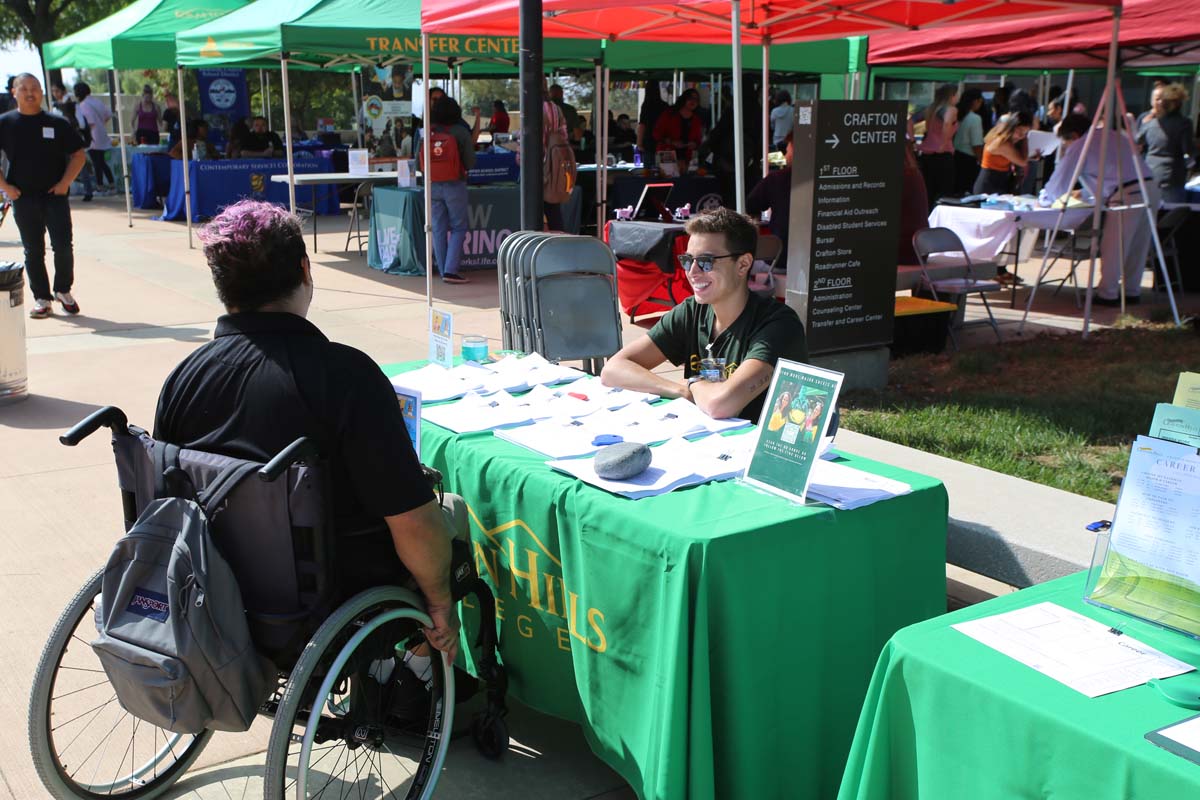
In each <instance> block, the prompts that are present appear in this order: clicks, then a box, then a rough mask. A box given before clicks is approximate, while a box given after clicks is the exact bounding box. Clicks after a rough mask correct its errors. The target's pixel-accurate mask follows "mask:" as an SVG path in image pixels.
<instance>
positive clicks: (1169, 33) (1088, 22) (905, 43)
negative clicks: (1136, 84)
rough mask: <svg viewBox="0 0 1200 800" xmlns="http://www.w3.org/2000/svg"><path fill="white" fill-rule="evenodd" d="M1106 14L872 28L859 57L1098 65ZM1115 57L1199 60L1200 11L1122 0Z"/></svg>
mask: <svg viewBox="0 0 1200 800" xmlns="http://www.w3.org/2000/svg"><path fill="white" fill-rule="evenodd" d="M1111 42H1112V22H1111V20H1108V19H1105V18H1098V17H1097V16H1096V14H1095V13H1094V12H1093V13H1083V12H1079V13H1071V14H1059V15H1055V16H1053V17H1044V18H1042V19H1039V20H1036V21H1034V22H1029V21H1026V20H1011V21H1008V22H989V23H987V24H980V25H970V26H966V27H963V26H955V27H954V28H953V29H947V30H938V31H932V32H927V33H922V34H920V35H919V36H918V35H914V34H912V33H909V32H899V33H879V34H874V35H872V36H871V38H870V46H869V48H868V50H867V63H869V64H870V65H872V66H883V65H898V64H910V65H920V66H923V67H939V66H954V67H960V68H962V67H969V68H978V69H989V68H995V67H1006V68H1009V69H1020V68H1035V69H1103V68H1105V67H1106V66H1107V63H1108V51H1109V46H1110V44H1111ZM1118 46H1119V50H1118V54H1117V59H1118V62H1119V63H1120V65H1121V66H1122V67H1163V66H1174V65H1180V64H1198V63H1200V13H1195V12H1192V13H1187V12H1186V11H1185V6H1184V5H1181V4H1180V3H1179V2H1178V0H1125V3H1124V5H1123V7H1122V9H1121V32H1120V36H1119V39H1118Z"/></svg>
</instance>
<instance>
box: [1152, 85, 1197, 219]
mask: <svg viewBox="0 0 1200 800" xmlns="http://www.w3.org/2000/svg"><path fill="white" fill-rule="evenodd" d="M1150 99H1151V103H1152V104H1153V111H1152V112H1151V115H1150V117H1149V119H1147V120H1145V121H1144V122H1143V123H1142V125H1141V127H1140V128H1139V129H1138V134H1137V143H1138V145H1139V146H1140V147H1141V148H1142V152H1143V153H1145V154H1146V163H1148V164H1149V165H1150V171H1151V172H1152V173H1154V180H1155V182H1156V183H1157V184H1158V185H1159V188H1160V189H1162V199H1163V200H1164V201H1165V202H1168V203H1184V202H1187V189H1186V188H1184V184H1186V183H1187V175H1188V167H1189V166H1191V164H1193V163H1194V162H1195V160H1196V139H1195V135H1194V134H1193V132H1192V121H1191V120H1189V119H1188V118H1187V117H1185V116H1183V113H1182V112H1181V109H1182V108H1183V103H1184V101H1185V100H1187V89H1185V88H1183V85H1182V84H1179V83H1168V84H1165V85H1163V86H1158V87H1155V89H1154V92H1153V94H1151V95H1150Z"/></svg>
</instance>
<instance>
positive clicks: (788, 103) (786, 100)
mask: <svg viewBox="0 0 1200 800" xmlns="http://www.w3.org/2000/svg"><path fill="white" fill-rule="evenodd" d="M775 99H776V100H778V101H779V105H777V106H775V107H774V108H772V109H771V149H772V150H779V151H782V150H783V147H784V142H783V140H784V139H786V138H787V135H788V134H789V133H791V132H792V122H793V118H794V116H795V113H794V111H793V109H792V96H791V95H790V94H788V93H787V91H785V90H782V89H781V90H780V91H779V93H778V94H776V95H775Z"/></svg>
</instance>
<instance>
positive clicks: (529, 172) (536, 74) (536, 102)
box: [518, 0, 546, 231]
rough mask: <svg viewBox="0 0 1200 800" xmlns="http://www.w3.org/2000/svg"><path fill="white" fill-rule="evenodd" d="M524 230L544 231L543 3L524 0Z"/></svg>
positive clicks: (520, 46)
mask: <svg viewBox="0 0 1200 800" xmlns="http://www.w3.org/2000/svg"><path fill="white" fill-rule="evenodd" d="M519 33H520V35H519V37H518V44H519V48H520V51H521V62H520V81H521V230H526V231H540V230H542V217H543V215H544V214H545V210H544V208H543V205H542V197H543V195H542V135H543V131H542V100H543V98H542V83H543V82H544V81H545V80H546V76H545V75H544V74H543V73H542V0H521V6H520V31H519Z"/></svg>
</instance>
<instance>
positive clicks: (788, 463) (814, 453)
mask: <svg viewBox="0 0 1200 800" xmlns="http://www.w3.org/2000/svg"><path fill="white" fill-rule="evenodd" d="M844 378H845V376H844V375H843V374H842V373H840V372H833V371H831V370H825V369H820V368H818V367H812V366H809V365H807V364H800V363H797V362H795V361H788V360H786V359H782V358H781V359H780V360H779V363H778V364H776V366H775V375H774V377H773V378H772V379H771V386H770V388H769V389H768V390H767V402H766V403H765V404H764V405H763V411H762V417H761V419H759V421H758V430H757V432H756V433H755V437H756V440H755V443H754V450H753V453H752V455H751V457H750V463H749V465H748V466H747V467H746V471H745V472H744V473H743V475H742V479H743V480H744V481H745V482H746V483H749V484H751V485H752V486H757V487H759V488H761V489H765V490H767V491H769V492H773V493H775V494H778V495H782V496H783V497H787V498H790V499H792V500H795V501H797V502H800V503H803V502H804V497H805V494H806V493H807V491H808V482H809V478H810V476H811V473H812V467H813V464H814V463H815V462H816V460H817V457H818V455H819V451H820V447H821V439H822V438H824V436H825V432H826V429H827V428H828V427H829V418H830V416H831V414H832V412H833V409H834V407H835V406H836V405H837V399H838V393H839V392H840V391H841V389H842V380H843V379H844Z"/></svg>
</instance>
